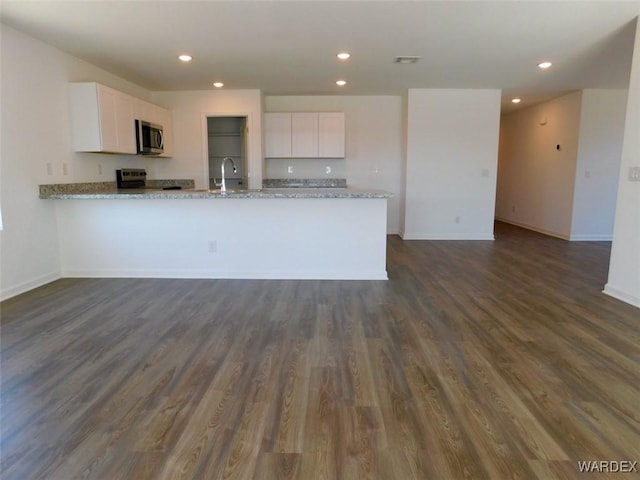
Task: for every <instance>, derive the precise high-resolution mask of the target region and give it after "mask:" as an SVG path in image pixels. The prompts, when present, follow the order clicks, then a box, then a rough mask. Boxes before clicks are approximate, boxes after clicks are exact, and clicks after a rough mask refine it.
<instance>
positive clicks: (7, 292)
mask: <svg viewBox="0 0 640 480" xmlns="http://www.w3.org/2000/svg"><path fill="white" fill-rule="evenodd" d="M60 278H62V276H61V275H60V273H59V272H51V273H47V274H46V275H40V276H39V277H36V278H34V279H31V280H29V281H26V282H22V283H20V284H18V285H14V286H12V287H9V288H7V289H5V288H3V289H2V291H1V292H0V300H8V299H10V298H12V297H15V296H17V295H20V294H21V293H25V292H28V291H29V290H33V289H34V288H38V287H41V286H42V285H46V284H47V283H51V282H53V281H55V280H58V279H60Z"/></svg>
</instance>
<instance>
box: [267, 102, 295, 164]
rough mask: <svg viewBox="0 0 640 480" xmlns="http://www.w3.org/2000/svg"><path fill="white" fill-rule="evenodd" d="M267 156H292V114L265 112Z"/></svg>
mask: <svg viewBox="0 0 640 480" xmlns="http://www.w3.org/2000/svg"><path fill="white" fill-rule="evenodd" d="M264 130H265V157H269V158H291V114H290V113H265V116H264Z"/></svg>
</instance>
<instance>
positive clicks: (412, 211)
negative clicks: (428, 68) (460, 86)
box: [402, 89, 501, 239]
mask: <svg viewBox="0 0 640 480" xmlns="http://www.w3.org/2000/svg"><path fill="white" fill-rule="evenodd" d="M500 95H501V92H500V90H449V89H429V90H424V89H410V90H409V93H408V99H407V102H408V112H407V153H406V197H405V211H406V213H405V219H404V222H405V223H404V231H403V232H402V236H403V238H405V239H493V218H494V208H495V192H496V172H497V159H498V131H499V121H500Z"/></svg>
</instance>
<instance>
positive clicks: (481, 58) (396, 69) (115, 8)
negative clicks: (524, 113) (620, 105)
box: [0, 0, 640, 109]
mask: <svg viewBox="0 0 640 480" xmlns="http://www.w3.org/2000/svg"><path fill="white" fill-rule="evenodd" d="M0 8H1V11H0V15H1V20H2V22H3V23H6V24H8V25H11V26H13V27H15V28H17V29H19V30H22V31H24V32H26V33H28V34H30V35H32V36H34V37H36V38H39V39H41V40H43V41H45V42H47V43H49V44H51V45H54V46H56V47H58V48H60V49H61V50H63V51H66V52H69V53H70V54H72V55H74V56H76V57H79V58H82V59H84V60H86V61H88V62H91V63H93V64H95V65H98V66H100V67H103V68H104V69H106V70H109V71H111V72H112V73H115V74H117V75H119V76H121V77H123V78H125V79H128V80H130V81H132V82H134V83H136V84H139V85H140V86H143V87H146V88H148V89H150V90H153V91H158V90H204V89H212V88H213V87H212V82H214V81H222V82H224V83H225V88H229V89H237V88H240V89H244V88H250V89H260V90H262V91H263V92H264V93H265V94H267V95H276V94H277V95H281V94H286V95H292V94H298V95H311V94H313V95H316V94H350V95H377V94H399V93H401V92H403V91H406V89H408V88H499V89H502V90H503V105H504V107H505V108H507V109H509V108H513V107H512V106H511V104H510V102H509V100H510V98H511V97H512V96H520V97H522V99H523V101H522V103H521V106H526V105H530V104H532V103H537V102H539V101H542V100H545V99H548V98H552V97H555V96H558V95H561V94H563V93H565V92H568V91H571V90H577V89H583V88H627V86H628V80H629V70H630V63H631V54H632V49H633V39H634V32H635V27H634V24H635V22H633V20H634V18H635V17H636V16H638V15H640V0H626V1H593V0H591V1H579V0H573V1H519V0H502V1H491V2H485V1H453V0H449V1H447V0H440V1H419V0H418V1H406V2H405V1H363V0H361V1H358V0H352V1H341V2H334V1H320V0H316V1H312V0H307V1H269V0H262V1H239V0H236V1H226V2H223V1H119V0H111V1H88V0H85V1H62V0H57V1H55V0H48V1H27V0H19V1H13V0H2V2H1V4H0ZM342 50H346V51H349V52H351V54H352V57H351V59H350V60H349V61H348V62H340V61H338V60H337V59H336V54H337V53H338V52H339V51H342ZM180 53H189V54H191V55H192V56H193V57H194V60H193V62H191V63H190V64H182V63H180V62H178V61H177V59H176V57H177V55H178V54H180ZM397 55H420V56H421V57H422V59H421V61H420V62H419V63H418V64H415V65H398V64H395V63H394V62H393V60H394V57H395V56H397ZM547 59H548V60H550V61H552V62H553V64H554V65H553V67H552V68H551V69H550V70H548V71H541V70H539V69H538V68H537V67H536V65H537V63H539V62H540V61H541V60H547ZM339 78H342V79H345V80H346V81H347V82H348V84H347V86H345V87H342V88H339V87H337V86H336V85H335V81H336V80H337V79H339Z"/></svg>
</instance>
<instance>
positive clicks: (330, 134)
mask: <svg viewBox="0 0 640 480" xmlns="http://www.w3.org/2000/svg"><path fill="white" fill-rule="evenodd" d="M318 156H319V157H320V158H344V156H345V123H344V112H320V113H319V114H318Z"/></svg>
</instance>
